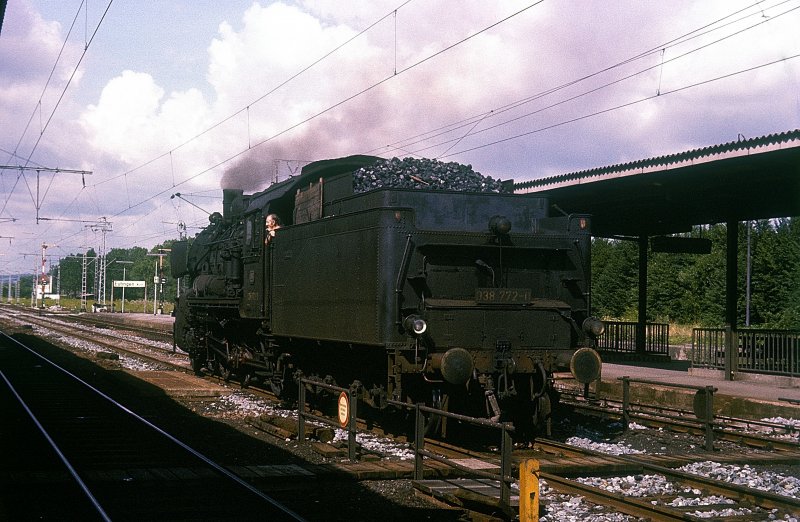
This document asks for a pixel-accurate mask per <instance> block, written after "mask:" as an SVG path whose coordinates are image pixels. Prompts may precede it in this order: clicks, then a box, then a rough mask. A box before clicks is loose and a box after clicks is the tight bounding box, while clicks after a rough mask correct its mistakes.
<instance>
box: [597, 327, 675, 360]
mask: <svg viewBox="0 0 800 522" xmlns="http://www.w3.org/2000/svg"><path fill="white" fill-rule="evenodd" d="M604 323H605V326H606V329H605V332H603V335H601V336H600V337H599V338H598V339H597V348H598V349H599V350H601V351H605V352H611V353H637V351H636V326H637V323H635V322H629V321H604ZM644 340H645V347H644V353H645V354H648V355H652V354H658V355H669V324H666V323H647V324H646V326H645V339H644Z"/></svg>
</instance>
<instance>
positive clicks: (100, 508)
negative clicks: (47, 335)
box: [0, 332, 111, 522]
mask: <svg viewBox="0 0 800 522" xmlns="http://www.w3.org/2000/svg"><path fill="white" fill-rule="evenodd" d="M0 335H2V336H3V337H5V338H6V339H10V340H13V339H12V338H11V337H9V336H8V335H6V334H5V332H0ZM0 377H2V378H3V381H5V383H6V386H8V389H9V390H11V393H12V394H14V397H16V399H17V402H18V403H19V404H20V406H22V408H23V409H24V410H25V412H26V413H27V414H28V416H29V417H30V418H31V420H32V421H33V423H34V424H35V425H36V428H37V429H38V430H39V432H41V434H42V435H43V436H44V438H45V439H46V440H47V443H48V444H50V447H51V448H53V451H55V452H56V455H58V458H59V459H60V460H61V462H62V463H63V464H64V466H65V467H66V468H67V471H69V474H70V475H72V478H73V479H74V480H75V482H77V483H78V487H80V488H81V491H83V493H84V494H85V495H86V498H88V499H89V502H90V503H91V504H92V506H94V509H95V511H97V514H98V515H100V518H102V519H103V520H106V521H109V522H110V520H111V518H110V517H109V516H108V514H107V513H106V511H105V509H103V506H101V505H100V502H99V501H98V500H97V498H96V497H95V496H94V494H92V492H91V490H90V489H89V486H87V485H86V483H85V482H84V481H83V479H82V478H81V476H80V475H79V474H78V472H77V470H76V469H75V468H74V467H73V466H72V463H71V462H70V461H69V459H68V458H67V456H66V455H64V452H63V451H61V448H59V447H58V444H56V442H55V441H54V440H53V438H52V437H51V436H50V434H49V433H48V432H47V430H46V429H45V428H44V426H42V424H41V423H40V422H39V419H38V418H37V417H36V414H34V413H33V411H31V409H30V408H29V407H28V404H27V403H26V402H25V399H23V398H22V397H21V396H20V395H19V393H17V389H16V388H14V385H13V384H12V383H11V381H9V380H8V378H7V377H6V374H5V373H3V371H2V370H0Z"/></svg>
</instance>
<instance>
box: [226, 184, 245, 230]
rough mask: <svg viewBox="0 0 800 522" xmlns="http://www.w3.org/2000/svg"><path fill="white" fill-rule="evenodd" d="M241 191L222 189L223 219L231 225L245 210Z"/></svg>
mask: <svg viewBox="0 0 800 522" xmlns="http://www.w3.org/2000/svg"><path fill="white" fill-rule="evenodd" d="M243 194H244V191H243V190H241V189H222V219H223V220H224V221H225V222H226V223H229V222H231V221H232V220H233V219H234V217H235V216H238V215H239V214H241V213H242V211H243V210H244V203H243V201H242V195H243Z"/></svg>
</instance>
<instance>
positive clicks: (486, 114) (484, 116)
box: [76, 58, 791, 216]
mask: <svg viewBox="0 0 800 522" xmlns="http://www.w3.org/2000/svg"><path fill="white" fill-rule="evenodd" d="M790 59H791V58H790ZM667 63H668V62H667ZM767 65H770V64H764V65H763V66H767ZM400 72H403V71H402V70H401V71H400ZM740 72H747V71H740ZM732 74H737V73H732ZM717 79H718V78H717ZM717 79H711V80H708V81H707V82H705V83H708V82H712V81H716V80H717ZM384 81H386V80H384ZM697 85H700V84H695V85H690V86H685V87H683V89H688V88H691V87H693V86H697ZM672 92H676V91H675V90H672V91H667V92H664V93H662V95H664V94H669V93H672ZM362 93H363V91H362ZM359 94H361V93H357V94H356V95H354V96H353V97H355V96H357V95H359ZM349 99H352V97H351V98H348V99H346V100H343V101H342V102H340V103H338V104H336V105H334V106H331V107H330V108H329V109H328V110H330V109H333V108H335V107H336V106H338V105H341V104H342V103H346V102H347V101H349ZM641 101H644V100H638V101H633V102H631V103H640V102H641ZM624 106H626V105H619V106H618V107H616V108H619V107H624ZM609 110H614V108H610V109H608V110H603V111H599V112H597V113H594V114H589V115H585V116H583V117H582V118H578V119H583V118H587V117H591V116H593V115H597V114H603V113H606V112H609ZM325 112H326V111H325ZM323 113H324V112H321V113H320V114H323ZM318 115H319V114H318ZM318 115H317V116H318ZM488 116H489V113H488V112H484V113H482V114H481V115H479V116H478V117H476V118H477V121H476V120H475V119H473V120H471V121H470V122H469V124H468V125H471V126H472V127H471V128H469V130H468V131H467V132H466V133H465V134H463V136H472V135H474V134H476V133H474V131H475V129H476V127H477V123H478V122H480V121H481V120H482V119H485V120H488ZM494 116H495V115H494V114H493V115H492V117H494ZM315 117H316V116H315ZM578 119H571V120H565V121H562V122H560V123H557V124H555V125H553V126H551V127H554V126H558V125H564V124H567V123H571V122H572V121H577V120H578ZM307 121H309V120H304V122H301V123H300V124H298V125H296V126H299V125H301V124H302V123H305V122H307ZM296 126H294V127H292V128H295V127H296ZM289 130H290V129H289ZM543 130H546V129H538V130H535V131H534V132H542V131H543ZM284 132H288V130H287V131H284ZM281 134H283V132H282V133H280V134H277V135H276V136H273V137H270V138H268V139H267V140H264V141H263V142H261V143H264V142H266V141H269V140H270V139H274V138H275V137H277V136H279V135H281ZM526 134H529V133H524V134H518V135H514V136H509V137H507V138H508V139H516V138H518V137H520V136H524V135H526ZM463 136H462V139H463ZM459 141H460V140H459ZM459 141H456V143H454V144H453V145H451V146H450V147H449V148H448V150H447V151H446V154H448V156H454V155H457V154H461V153H464V152H468V151H470V150H475V149H476V148H484V147H488V146H491V145H492V144H491V143H487V144H484V145H481V146H479V147H475V148H465V149H464V150H460V151H457V152H453V153H452V154H449V151H450V150H452V149H453V148H454V147H455V145H456V144H457V143H458V142H459ZM502 141H506V140H499V141H495V142H494V143H500V142H502ZM444 143H452V141H451V142H444ZM259 144H260V143H259ZM259 144H256V146H258V145H259ZM174 150H176V149H172V150H171V151H170V153H171V152H172V151H174ZM244 152H246V151H242V153H244ZM240 154H241V153H239V154H236V155H233V156H231V158H229V159H228V160H227V161H230V160H231V159H234V158H236V157H238V156H239V155H240ZM225 162H226V161H223V162H220V163H218V164H217V165H214V166H212V167H210V168H208V169H205V170H202V172H200V173H198V174H195V175H194V176H192V177H190V178H188V179H184V180H183V181H179V182H177V183H176V181H177V180H174V179H173V184H172V187H170V188H168V189H166V190H164V191H162V192H160V193H159V194H157V195H156V196H153V197H150V198H148V199H146V200H145V201H141V202H138V203H136V204H134V205H131V201H130V195H129V196H128V203H129V208H128V209H123V211H121V212H119V213H117V214H115V215H116V216H119V215H121V214H124V213H126V212H127V211H128V210H131V209H133V208H136V207H137V206H139V205H141V204H142V203H145V202H148V201H151V200H152V199H154V198H155V197H158V196H160V195H163V194H164V193H166V192H167V191H168V190H170V189H172V188H175V187H177V186H179V185H182V184H184V183H186V182H188V181H191V180H193V179H195V178H196V177H198V176H200V175H202V174H205V173H207V172H209V171H211V170H213V169H214V168H216V167H218V166H220V165H222V164H224V163H225ZM131 172H132V171H128V172H126V173H125V174H129V173H131ZM173 176H174V171H173ZM108 181H110V179H107V180H104V181H102V182H100V183H98V184H97V185H100V184H102V183H106V182H108ZM94 189H96V185H95V186H92V190H90V196H92V197H93V196H94ZM126 191H127V176H126ZM76 198H77V196H76ZM93 200H94V197H93ZM93 203H94V205H95V207H96V208H97V209H98V211H99V208H100V207H99V205H98V202H97V201H96V200H94V201H93Z"/></svg>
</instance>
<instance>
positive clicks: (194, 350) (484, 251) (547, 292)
mask: <svg viewBox="0 0 800 522" xmlns="http://www.w3.org/2000/svg"><path fill="white" fill-rule="evenodd" d="M379 160H380V158H375V157H372V156H349V157H346V158H339V159H333V160H323V161H318V162H314V163H311V164H309V165H307V166H306V167H305V168H303V169H302V172H301V174H300V175H299V176H296V177H293V178H291V179H288V180H286V181H284V182H281V183H276V184H273V185H272V186H270V187H269V188H267V189H266V190H264V191H262V192H258V193H255V194H252V195H245V194H243V191H241V190H223V209H222V210H223V211H222V214H220V213H214V214H212V215H211V216H210V218H209V220H210V223H209V225H208V227H207V228H205V229H204V230H203V231H202V232H200V233H199V234H198V235H197V236H196V237H195V238H194V240H193V241H192V242H191V245H189V243H188V242H185V241H184V242H179V243H177V244H175V245H173V249H172V254H171V268H172V275H173V276H174V277H188V280H189V281H190V282H191V287H190V288H189V289H188V290H187V291H186V292H185V293H184V294H183V295H182V296H181V297H180V298H179V300H178V304H177V306H176V311H175V315H176V318H175V331H174V336H175V343H176V345H177V346H178V347H179V348H180V349H181V350H184V351H186V352H187V353H188V354H189V356H190V359H191V361H192V365H193V368H194V369H195V371H196V372H202V371H204V370H205V371H210V372H214V373H217V374H220V375H222V376H223V377H225V378H228V377H230V376H232V375H234V376H236V378H237V379H239V380H241V381H242V382H243V383H248V382H252V381H254V380H256V381H259V382H261V383H263V384H265V385H267V386H269V387H271V388H272V390H273V391H274V392H275V393H276V394H278V395H279V396H281V397H284V398H291V397H293V396H294V395H296V392H297V384H296V382H297V380H298V378H299V376H301V375H302V376H305V377H315V378H318V379H319V380H321V381H324V382H326V383H329V384H332V383H336V384H338V385H339V386H343V387H347V386H350V385H351V383H354V382H357V383H359V385H358V386H357V388H358V390H359V400H361V401H363V403H365V404H366V405H369V406H371V407H374V408H377V409H381V410H382V409H385V408H386V407H387V405H388V402H387V401H388V400H390V399H391V400H395V401H403V402H409V403H426V404H428V405H432V406H433V407H440V408H444V409H447V410H449V411H457V412H460V413H464V414H468V415H473V416H478V417H484V418H491V419H494V420H502V421H512V422H514V423H515V426H517V427H518V429H519V428H520V427H524V426H527V427H529V428H531V429H536V428H541V427H542V426H543V425H544V424H545V422H546V421H547V419H548V417H549V415H550V412H551V409H552V407H553V406H554V403H555V401H557V398H558V395H557V393H556V391H555V390H554V387H553V375H554V373H555V372H566V371H569V370H571V371H572V373H573V375H574V376H575V378H576V379H578V380H579V381H580V382H583V383H588V382H590V381H592V380H594V379H596V378H597V377H598V376H599V373H600V365H601V362H600V358H599V356H598V355H597V353H596V352H595V351H594V350H593V349H592V348H591V346H592V344H593V340H594V339H595V338H596V337H597V336H598V335H600V334H601V333H602V328H603V325H602V322H600V321H599V320H597V319H595V318H593V317H591V315H590V308H589V305H590V299H589V289H590V256H589V254H590V218H589V216H587V215H557V216H551V215H550V208H549V203H548V199H547V198H546V197H544V196H530V195H517V194H510V193H479V192H459V191H452V190H426V189H413V188H412V189H409V188H395V187H377V188H375V189H373V190H367V191H364V192H359V193H356V192H355V191H354V188H353V187H354V183H355V181H356V180H355V176H356V174H354V173H357V172H358V171H359V169H363V168H365V167H367V166H369V165H372V164H374V163H375V162H376V161H379ZM412 177H415V178H417V177H416V176H412ZM417 179H418V180H419V181H424V180H421V179H419V178H417ZM423 186H424V185H423ZM271 214H275V215H278V216H280V217H281V219H282V220H283V226H282V227H281V228H280V229H278V230H277V231H276V233H275V235H274V237H270V235H269V234H268V233H267V232H266V230H265V220H266V218H267V216H268V215H271Z"/></svg>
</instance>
